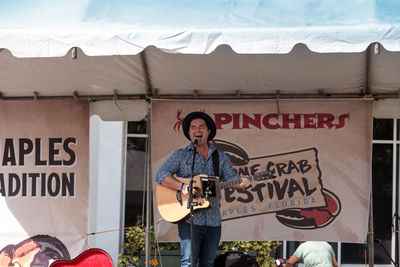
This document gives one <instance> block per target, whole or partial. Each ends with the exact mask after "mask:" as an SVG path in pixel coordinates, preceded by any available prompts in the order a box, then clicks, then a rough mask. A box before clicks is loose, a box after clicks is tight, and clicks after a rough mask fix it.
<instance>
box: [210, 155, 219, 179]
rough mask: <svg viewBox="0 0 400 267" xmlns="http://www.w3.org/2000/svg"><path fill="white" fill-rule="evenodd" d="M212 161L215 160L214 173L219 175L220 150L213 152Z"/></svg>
mask: <svg viewBox="0 0 400 267" xmlns="http://www.w3.org/2000/svg"><path fill="white" fill-rule="evenodd" d="M211 156H212V161H213V166H214V175H215V176H219V156H218V150H216V149H215V150H214V152H213V153H212V155H211Z"/></svg>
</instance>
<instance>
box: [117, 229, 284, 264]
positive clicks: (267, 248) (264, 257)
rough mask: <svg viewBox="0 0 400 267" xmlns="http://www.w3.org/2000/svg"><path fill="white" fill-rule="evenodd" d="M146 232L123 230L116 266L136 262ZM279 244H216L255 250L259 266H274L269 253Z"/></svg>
mask: <svg viewBox="0 0 400 267" xmlns="http://www.w3.org/2000/svg"><path fill="white" fill-rule="evenodd" d="M145 236H146V233H145V231H144V230H143V229H142V228H139V227H135V228H131V229H129V230H127V231H125V242H124V243H122V247H123V249H124V254H123V255H122V254H119V255H118V266H127V265H129V264H138V263H139V260H140V252H141V251H144V250H145ZM280 245H281V243H280V242H279V241H232V242H221V243H220V244H219V246H218V250H220V251H231V250H232V248H236V249H237V250H238V251H256V252H257V262H258V263H259V264H260V267H270V266H274V265H275V262H274V259H273V258H271V257H270V253H271V252H272V251H275V250H276V248H278V247H279V246H280ZM159 246H160V250H179V249H180V246H179V243H176V242H175V243H159ZM155 248H156V242H155V238H154V230H153V228H151V249H152V250H154V249H155Z"/></svg>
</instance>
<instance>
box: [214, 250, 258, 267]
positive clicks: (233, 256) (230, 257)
mask: <svg viewBox="0 0 400 267" xmlns="http://www.w3.org/2000/svg"><path fill="white" fill-rule="evenodd" d="M214 267H260V265H258V263H257V261H256V260H255V259H254V258H253V257H251V256H250V255H247V254H246V253H243V252H240V251H229V252H225V253H223V254H221V255H218V256H217V257H216V258H215V260H214Z"/></svg>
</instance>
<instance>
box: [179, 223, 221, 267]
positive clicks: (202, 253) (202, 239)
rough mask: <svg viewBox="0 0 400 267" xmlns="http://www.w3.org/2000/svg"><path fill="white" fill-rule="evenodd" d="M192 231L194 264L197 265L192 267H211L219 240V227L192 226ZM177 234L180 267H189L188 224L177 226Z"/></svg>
mask: <svg viewBox="0 0 400 267" xmlns="http://www.w3.org/2000/svg"><path fill="white" fill-rule="evenodd" d="M193 230H194V241H193V245H194V262H196V263H198V264H199V265H197V264H195V265H193V266H192V267H195V266H196V267H197V266H199V267H212V266H213V265H214V259H215V255H216V254H217V248H218V243H219V240H220V238H221V226H218V227H211V226H203V225H193ZM178 232H179V238H180V240H181V241H180V242H181V267H190V266H191V265H190V254H191V249H190V248H191V242H190V224H189V223H180V224H178Z"/></svg>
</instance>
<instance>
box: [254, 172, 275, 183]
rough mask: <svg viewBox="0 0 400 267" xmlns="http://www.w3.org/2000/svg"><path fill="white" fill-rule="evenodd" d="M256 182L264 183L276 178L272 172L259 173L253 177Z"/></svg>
mask: <svg viewBox="0 0 400 267" xmlns="http://www.w3.org/2000/svg"><path fill="white" fill-rule="evenodd" d="M251 177H252V178H253V180H255V181H264V180H268V179H272V178H274V175H273V174H272V173H271V172H270V171H265V172H258V173H256V174H254V175H252V176H251Z"/></svg>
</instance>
